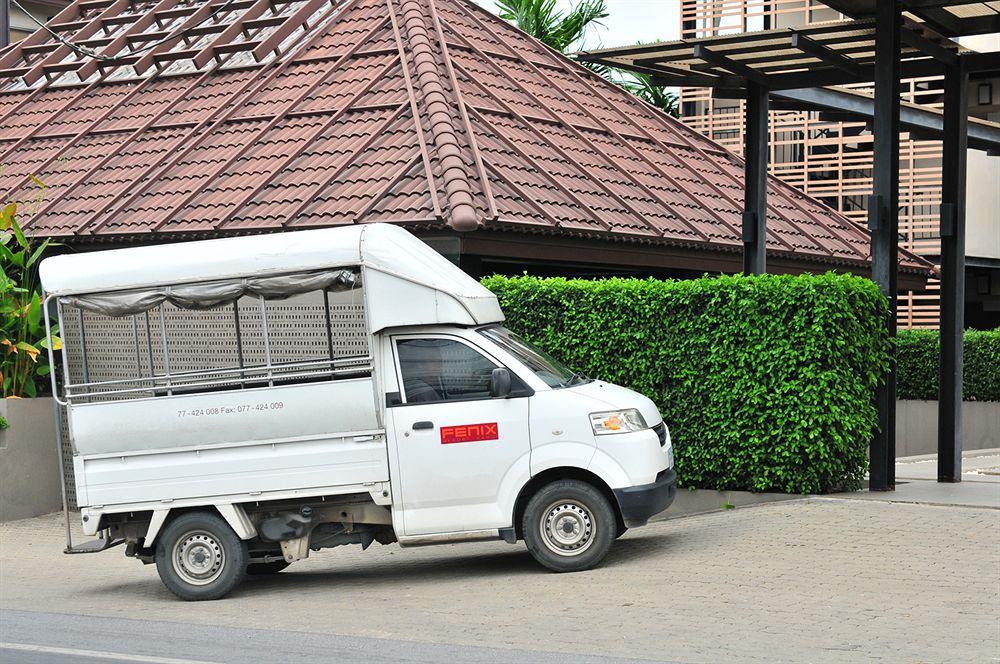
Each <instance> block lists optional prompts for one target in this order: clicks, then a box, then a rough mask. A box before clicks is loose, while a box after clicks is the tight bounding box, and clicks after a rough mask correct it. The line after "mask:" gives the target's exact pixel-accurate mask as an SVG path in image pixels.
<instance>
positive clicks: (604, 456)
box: [587, 449, 632, 489]
mask: <svg viewBox="0 0 1000 664" xmlns="http://www.w3.org/2000/svg"><path fill="white" fill-rule="evenodd" d="M587 470H589V471H590V472H592V473H594V474H595V475H597V476H598V477H600V478H601V479H602V480H604V481H605V482H606V483H607V485H608V486H609V487H610V488H612V489H620V488H622V487H627V486H632V480H631V478H629V476H628V473H626V472H625V469H624V468H622V466H621V464H619V463H618V462H617V461H615V460H614V459H613V458H611V456H610V455H609V454H608V453H607V452H602V451H601V450H600V449H596V450H595V451H594V457H593V458H592V459H591V460H590V465H588V466H587Z"/></svg>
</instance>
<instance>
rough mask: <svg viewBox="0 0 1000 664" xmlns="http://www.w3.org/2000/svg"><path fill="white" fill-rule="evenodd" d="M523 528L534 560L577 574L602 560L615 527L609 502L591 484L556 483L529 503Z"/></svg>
mask: <svg viewBox="0 0 1000 664" xmlns="http://www.w3.org/2000/svg"><path fill="white" fill-rule="evenodd" d="M522 529H523V532H524V543H525V544H526V545H527V547H528V551H529V552H530V553H531V555H532V556H533V557H534V558H535V560H537V561H538V562H539V563H541V564H542V565H544V566H545V567H547V568H549V569H550V570H553V571H556V572H578V571H581V570H585V569H591V568H593V567H596V566H597V565H598V564H600V562H601V561H602V560H604V556H605V555H607V553H608V550H609V549H610V548H611V544H612V542H614V540H615V535H616V534H617V531H618V524H617V520H616V519H615V512H614V508H613V507H612V506H611V503H610V502H609V501H608V499H607V498H606V497H605V496H604V494H602V493H601V492H600V491H598V490H597V489H596V488H594V487H593V486H592V485H590V484H587V483H586V482H580V481H578V480H558V481H555V482H552V483H551V484H547V485H546V486H544V487H542V489H541V490H540V491H539V492H538V493H536V494H535V495H534V496H533V497H532V498H531V500H530V501H528V506H527V508H526V509H525V510H524V520H523V522H522Z"/></svg>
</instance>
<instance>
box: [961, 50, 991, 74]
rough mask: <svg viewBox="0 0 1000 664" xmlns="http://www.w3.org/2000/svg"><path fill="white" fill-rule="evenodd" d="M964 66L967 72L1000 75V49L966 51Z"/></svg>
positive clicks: (963, 58)
mask: <svg viewBox="0 0 1000 664" xmlns="http://www.w3.org/2000/svg"><path fill="white" fill-rule="evenodd" d="M962 68H963V69H964V70H965V73H967V74H997V75H1000V51H992V52H990V53H966V54H964V55H962Z"/></svg>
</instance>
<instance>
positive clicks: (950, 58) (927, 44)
mask: <svg viewBox="0 0 1000 664" xmlns="http://www.w3.org/2000/svg"><path fill="white" fill-rule="evenodd" d="M900 37H901V38H902V40H903V43H904V44H906V45H907V46H909V47H911V48H915V49H917V50H918V51H920V52H921V53H923V54H924V55H929V56H930V57H932V58H934V59H935V60H937V61H939V62H942V63H944V64H946V65H948V66H949V67H954V66H955V65H957V64H958V53H956V52H955V51H952V50H950V49H947V48H945V47H944V46H941V44H936V43H934V42H932V41H931V40H930V39H927V38H926V37H924V36H923V35H919V34H917V33H916V32H914V31H913V30H909V29H907V28H903V29H902V32H900Z"/></svg>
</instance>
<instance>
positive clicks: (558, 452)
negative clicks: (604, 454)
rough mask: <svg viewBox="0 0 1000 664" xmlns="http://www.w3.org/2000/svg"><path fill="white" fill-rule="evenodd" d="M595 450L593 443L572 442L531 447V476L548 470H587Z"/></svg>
mask: <svg viewBox="0 0 1000 664" xmlns="http://www.w3.org/2000/svg"><path fill="white" fill-rule="evenodd" d="M596 450H597V448H596V447H594V444H593V443H581V442H577V441H572V440H567V441H559V442H552V443H546V444H545V445H539V446H538V447H533V448H532V450H531V476H532V477H534V476H535V475H539V474H541V473H543V472H545V471H546V470H549V469H550V468H583V469H584V470H587V469H588V466H589V465H590V460H591V459H592V458H593V456H594V452H595V451H596ZM598 474H600V473H598Z"/></svg>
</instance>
